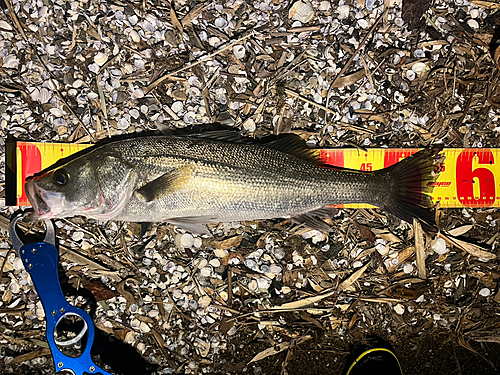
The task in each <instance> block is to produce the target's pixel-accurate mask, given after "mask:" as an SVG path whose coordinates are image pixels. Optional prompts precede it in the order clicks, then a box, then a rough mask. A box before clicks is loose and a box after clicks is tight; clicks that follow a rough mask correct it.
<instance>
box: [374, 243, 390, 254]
mask: <svg viewBox="0 0 500 375" xmlns="http://www.w3.org/2000/svg"><path fill="white" fill-rule="evenodd" d="M375 249H376V250H377V252H378V253H379V254H380V255H387V254H389V249H388V248H387V247H386V246H385V245H384V244H383V243H379V244H377V246H375Z"/></svg>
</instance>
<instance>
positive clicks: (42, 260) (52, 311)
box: [19, 242, 112, 375]
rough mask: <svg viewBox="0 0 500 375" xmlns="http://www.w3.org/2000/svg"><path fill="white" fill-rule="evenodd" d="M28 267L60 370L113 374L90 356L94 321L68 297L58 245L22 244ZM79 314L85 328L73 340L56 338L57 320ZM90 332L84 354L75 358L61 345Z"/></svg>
mask: <svg viewBox="0 0 500 375" xmlns="http://www.w3.org/2000/svg"><path fill="white" fill-rule="evenodd" d="M19 255H20V256H21V258H22V260H23V263H24V266H25V267H26V270H27V271H28V273H29V274H30V275H31V278H32V280H33V284H34V285H35V288H36V290H37V292H38V296H39V297H40V300H41V301H42V305H43V309H44V310H45V318H46V320H47V340H48V342H49V346H50V350H51V352H52V357H53V358H54V364H55V367H56V372H60V371H63V370H66V371H71V372H73V373H74V374H75V375H84V374H102V375H112V374H110V373H108V372H106V371H104V370H103V369H101V368H100V367H98V366H97V365H96V364H95V363H94V362H93V361H92V359H91V357H90V350H91V349H92V343H93V342H94V323H93V321H92V319H91V318H90V316H89V314H87V313H86V312H85V311H83V310H82V309H79V308H77V307H74V306H72V305H70V304H69V303H68V301H66V298H65V297H64V295H63V293H62V290H61V285H60V283H59V275H58V273H57V265H58V258H59V253H58V251H57V249H56V248H55V247H54V246H53V245H51V244H49V243H46V242H38V243H31V244H28V245H24V246H22V247H21V249H20V251H19ZM71 315H75V316H78V317H80V318H81V319H83V321H84V329H83V330H82V331H81V332H80V334H79V335H77V337H76V338H75V339H73V340H70V341H66V342H59V341H56V339H55V338H54V332H55V330H56V327H57V324H58V323H59V322H60V321H61V319H62V318H63V317H65V316H71ZM85 333H87V342H86V344H85V348H84V349H83V352H82V354H81V355H80V356H79V357H76V358H72V357H68V356H66V355H64V354H63V353H62V352H61V351H60V350H59V348H58V347H57V345H60V346H61V345H62V346H65V345H66V346H69V345H73V344H74V343H76V342H77V341H78V340H79V339H81V338H82V337H83V336H84V334H85Z"/></svg>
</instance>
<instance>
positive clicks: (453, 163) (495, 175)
mask: <svg viewBox="0 0 500 375" xmlns="http://www.w3.org/2000/svg"><path fill="white" fill-rule="evenodd" d="M89 146H91V145H89V144H71V143H47V142H21V141H17V142H13V143H7V149H6V165H7V171H6V195H5V197H6V204H7V205H10V206H27V205H29V204H30V203H29V201H28V198H27V196H26V193H25V191H24V181H25V179H26V177H29V176H31V175H33V174H35V173H37V172H39V171H41V170H42V169H44V168H47V167H49V166H50V165H52V164H53V163H55V162H56V161H58V160H59V159H61V158H64V157H67V156H69V155H71V154H73V153H75V152H78V151H80V150H83V149H85V148H87V147H89ZM418 150H419V149H417V148H400V149H394V148H391V149H388V148H375V149H368V150H367V152H364V151H361V150H358V149H322V150H321V153H320V159H321V161H322V162H324V163H326V164H328V165H331V166H336V167H343V168H350V169H358V170H362V171H374V170H377V169H382V168H386V167H388V166H390V165H392V164H395V163H397V162H398V161H400V160H401V159H403V158H405V157H407V156H410V155H412V154H414V153H416V152H417V151H418ZM442 154H443V155H444V156H445V157H446V158H445V161H444V163H442V165H441V166H439V167H440V168H441V174H440V175H439V179H438V180H437V181H436V182H435V183H434V192H433V195H432V199H433V200H434V201H435V202H438V201H440V202H441V207H449V208H459V207H500V189H498V190H497V186H500V163H498V164H497V163H495V161H496V160H498V159H499V157H500V149H499V148H447V149H444V150H443V151H442ZM497 195H498V196H497ZM343 207H346V208H366V207H372V206H370V205H367V204H349V205H344V206H343Z"/></svg>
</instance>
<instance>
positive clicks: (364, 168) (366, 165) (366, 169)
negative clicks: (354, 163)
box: [359, 163, 373, 172]
mask: <svg viewBox="0 0 500 375" xmlns="http://www.w3.org/2000/svg"><path fill="white" fill-rule="evenodd" d="M359 169H360V170H361V171H363V172H371V171H372V170H373V168H372V163H363V164H361V168H359Z"/></svg>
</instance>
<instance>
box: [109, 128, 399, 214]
mask: <svg viewBox="0 0 500 375" xmlns="http://www.w3.org/2000/svg"><path fill="white" fill-rule="evenodd" d="M137 146H140V148H141V149H142V150H141V151H140V152H145V150H146V149H154V150H155V151H154V154H155V156H151V153H149V154H150V156H148V158H147V160H148V161H149V160H150V162H146V163H144V160H143V158H141V157H138V156H137V154H138V153H136V152H134V150H136V147H137ZM118 147H119V148H120V151H121V152H122V154H123V157H124V158H127V159H128V160H130V162H131V164H135V165H137V166H141V170H144V171H145V173H144V174H145V175H146V176H148V177H149V179H147V178H146V179H145V180H146V181H148V180H151V179H154V178H157V177H158V176H161V175H163V174H165V173H168V172H169V171H171V170H172V169H174V168H178V167H180V166H182V165H186V164H193V165H195V169H194V176H193V179H192V181H191V182H190V183H189V186H186V188H185V189H182V190H181V191H179V192H176V193H173V194H171V195H169V196H168V197H165V198H163V199H160V200H158V201H155V202H142V201H141V200H140V199H139V198H137V197H135V196H133V197H132V198H131V200H130V203H129V204H127V206H126V207H125V209H124V211H123V212H122V214H121V215H120V216H118V217H117V219H118V220H124V221H151V218H153V220H154V221H161V220H165V219H168V218H179V217H193V216H211V217H213V218H214V219H213V220H214V221H220V220H222V221H223V220H228V221H238V220H254V219H267V218H273V217H284V216H294V215H295V214H299V213H303V212H307V211H311V210H314V209H318V208H321V207H324V206H326V205H328V204H330V203H331V202H338V203H360V202H368V201H370V202H372V200H373V196H374V195H375V196H376V195H377V194H374V191H376V190H379V191H380V192H381V191H386V190H387V189H388V188H389V185H388V184H387V185H386V186H383V187H382V186H381V182H380V179H379V178H377V179H374V176H373V175H363V174H361V175H360V174H359V173H350V172H339V171H336V170H334V169H326V168H321V167H317V166H315V165H314V164H312V163H310V162H308V161H305V160H302V159H300V158H297V157H295V156H293V155H289V154H285V153H283V152H281V151H279V150H274V149H271V148H267V147H263V146H259V145H239V144H221V143H217V142H214V141H206V140H190V139H189V140H185V139H175V138H172V139H169V138H163V139H149V140H147V141H146V140H145V141H141V140H131V141H128V142H126V143H123V144H119V145H118ZM140 152H139V153H140ZM208 193H209V194H210V196H207V194H208ZM378 195H379V197H380V195H381V194H378ZM372 203H375V202H372ZM146 212H147V213H148V214H145V213H146ZM151 212H158V213H162V214H161V215H162V216H154V215H153V216H152V215H151V214H150V213H151ZM165 214H167V215H168V216H165Z"/></svg>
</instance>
